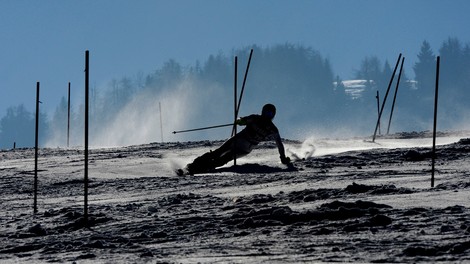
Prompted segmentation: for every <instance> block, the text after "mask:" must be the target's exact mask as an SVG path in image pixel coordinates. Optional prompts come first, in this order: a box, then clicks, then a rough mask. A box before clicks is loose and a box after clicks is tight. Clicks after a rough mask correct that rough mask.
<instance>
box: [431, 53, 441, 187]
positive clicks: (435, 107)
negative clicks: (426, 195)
mask: <svg viewBox="0 0 470 264" xmlns="http://www.w3.org/2000/svg"><path fill="white" fill-rule="evenodd" d="M440 61H441V57H440V56H437V62H436V93H435V95H434V126H433V132H432V165H431V167H432V168H431V187H434V171H435V163H436V128H437V101H438V95H439V64H440Z"/></svg>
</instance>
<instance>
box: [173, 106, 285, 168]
mask: <svg viewBox="0 0 470 264" xmlns="http://www.w3.org/2000/svg"><path fill="white" fill-rule="evenodd" d="M275 115H276V107H275V106H274V105H272V104H266V105H264V106H263V109H262V111H261V115H257V114H253V115H249V116H246V117H241V118H239V119H238V120H237V122H236V123H237V125H241V126H246V127H245V128H244V129H243V130H242V131H240V132H239V133H238V134H236V135H235V136H233V137H231V138H230V139H229V140H227V141H226V142H225V143H224V144H223V145H222V146H220V147H219V148H218V149H216V150H214V151H210V152H207V153H205V154H204V155H202V156H200V157H198V158H196V159H195V160H194V161H193V162H192V163H190V164H188V165H187V166H186V168H185V170H186V171H184V170H182V169H179V170H178V171H177V173H178V174H180V175H183V174H190V175H193V174H195V173H204V172H208V171H210V170H213V169H215V168H217V167H220V166H223V165H225V164H226V163H228V162H229V161H231V160H233V159H234V157H235V154H236V157H237V158H239V157H243V156H245V155H247V154H249V153H250V152H251V150H253V148H254V147H255V146H256V145H258V144H259V143H260V142H261V141H267V140H274V141H275V142H276V144H277V148H278V151H279V157H280V158H281V162H282V163H283V164H286V165H287V164H290V159H289V158H288V157H286V154H285V150H284V145H283V144H282V140H281V136H280V135H279V130H278V129H277V127H276V126H275V125H274V124H273V122H272V120H273V118H274V116H275ZM234 152H235V153H234Z"/></svg>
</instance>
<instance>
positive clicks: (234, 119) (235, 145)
mask: <svg viewBox="0 0 470 264" xmlns="http://www.w3.org/2000/svg"><path fill="white" fill-rule="evenodd" d="M237 75H238V57H237V56H235V73H234V81H233V100H234V101H233V107H234V111H233V114H234V118H233V129H232V136H235V135H236V134H237V114H238V106H237V79H238V78H237ZM233 165H234V166H236V165H237V141H236V138H235V139H234V143H233Z"/></svg>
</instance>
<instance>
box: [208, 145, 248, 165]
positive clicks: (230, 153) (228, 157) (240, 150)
mask: <svg viewBox="0 0 470 264" xmlns="http://www.w3.org/2000/svg"><path fill="white" fill-rule="evenodd" d="M233 143H235V144H236V146H235V148H234V147H233V144H231V146H230V148H229V149H227V151H225V152H224V153H222V155H220V156H218V157H214V162H213V164H214V165H215V167H220V166H223V165H225V164H227V163H228V162H230V161H232V160H233V158H234V157H235V155H234V151H235V153H236V157H237V158H241V157H243V156H246V155H248V154H249V153H250V152H251V150H252V149H253V145H252V144H251V143H250V142H249V141H247V140H245V139H243V138H237V140H236V141H235V142H233Z"/></svg>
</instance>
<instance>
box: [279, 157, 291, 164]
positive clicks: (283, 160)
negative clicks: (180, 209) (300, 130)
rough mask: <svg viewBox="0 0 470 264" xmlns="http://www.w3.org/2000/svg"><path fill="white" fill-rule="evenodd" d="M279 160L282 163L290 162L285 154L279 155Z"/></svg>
mask: <svg viewBox="0 0 470 264" xmlns="http://www.w3.org/2000/svg"><path fill="white" fill-rule="evenodd" d="M280 158H281V162H282V164H290V158H289V157H286V156H281V157H280Z"/></svg>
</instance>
